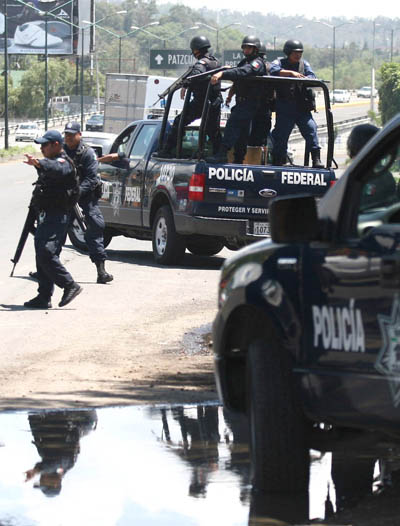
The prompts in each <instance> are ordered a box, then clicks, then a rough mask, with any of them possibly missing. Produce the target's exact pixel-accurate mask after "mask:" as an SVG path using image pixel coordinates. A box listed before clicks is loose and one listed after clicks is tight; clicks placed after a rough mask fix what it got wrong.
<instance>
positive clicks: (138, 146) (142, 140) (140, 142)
mask: <svg viewBox="0 0 400 526" xmlns="http://www.w3.org/2000/svg"><path fill="white" fill-rule="evenodd" d="M157 126H158V125H157V124H145V125H144V126H143V128H142V129H141V130H140V132H139V135H138V136H137V137H136V140H135V142H134V144H133V148H132V151H131V153H130V158H131V159H139V158H142V157H143V156H144V155H145V153H146V152H147V150H148V149H149V146H150V143H151V142H152V141H153V136H154V132H155V131H156V129H157Z"/></svg>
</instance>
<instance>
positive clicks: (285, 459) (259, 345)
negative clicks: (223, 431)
mask: <svg viewBox="0 0 400 526" xmlns="http://www.w3.org/2000/svg"><path fill="white" fill-rule="evenodd" d="M247 374H248V378H247V386H248V387H247V396H248V400H247V404H248V420H249V428H250V451H251V465H252V475H253V487H254V488H255V489H256V490H261V491H274V492H279V491H284V492H300V491H307V489H308V481H309V463H310V459H309V450H308V446H307V442H308V440H307V425H306V420H305V417H304V415H303V412H302V409H301V407H300V404H299V402H298V399H297V397H296V392H295V385H294V378H293V374H292V370H291V360H290V356H289V355H288V353H286V351H285V350H284V349H283V348H282V347H281V346H280V345H279V339H278V338H274V337H272V338H268V341H265V342H264V341H263V340H256V341H254V342H253V343H251V344H250V345H249V351H248V359H247Z"/></svg>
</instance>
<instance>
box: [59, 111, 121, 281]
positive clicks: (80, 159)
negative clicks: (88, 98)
mask: <svg viewBox="0 0 400 526" xmlns="http://www.w3.org/2000/svg"><path fill="white" fill-rule="evenodd" d="M64 143H65V151H66V153H67V154H68V155H69V156H70V157H71V159H72V160H73V161H74V163H75V166H76V169H77V171H78V176H79V184H80V198H79V206H80V207H81V208H82V211H83V214H84V216H85V222H86V225H87V230H86V232H85V241H86V244H87V247H88V250H89V256H90V259H91V261H92V262H93V263H94V264H95V265H96V267H97V283H108V282H109V281H112V280H113V279H114V278H113V276H112V275H111V274H108V272H106V270H105V260H106V259H107V254H106V251H105V250H104V237H103V236H104V227H105V224H104V217H103V214H102V213H101V210H100V208H99V205H98V201H99V197H100V196H101V180H100V178H99V176H98V175H97V166H98V162H97V157H96V154H95V152H94V150H93V149H92V148H90V147H89V146H86V144H84V142H83V141H82V133H81V126H80V124H79V122H75V121H73V122H69V123H67V125H66V126H65V129H64Z"/></svg>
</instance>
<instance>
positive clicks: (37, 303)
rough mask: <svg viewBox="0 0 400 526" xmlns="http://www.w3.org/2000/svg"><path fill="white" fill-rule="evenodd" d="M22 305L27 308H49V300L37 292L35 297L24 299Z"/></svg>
mask: <svg viewBox="0 0 400 526" xmlns="http://www.w3.org/2000/svg"><path fill="white" fill-rule="evenodd" d="M24 307H27V308H28V309H51V301H50V300H49V299H48V298H44V297H43V296H41V295H40V294H39V295H38V296H36V297H35V298H33V299H31V300H29V301H26V302H25V303H24Z"/></svg>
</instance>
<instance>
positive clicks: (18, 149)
mask: <svg viewBox="0 0 400 526" xmlns="http://www.w3.org/2000/svg"><path fill="white" fill-rule="evenodd" d="M24 153H30V154H34V153H37V150H36V149H35V147H34V146H32V145H31V144H29V145H27V146H10V148H8V150H6V149H4V148H0V159H1V160H2V161H5V160H7V159H8V158H10V157H22V156H23V154H24Z"/></svg>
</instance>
